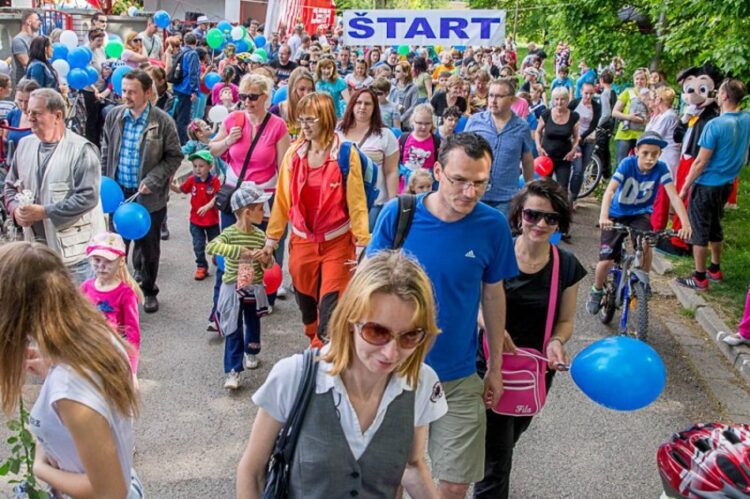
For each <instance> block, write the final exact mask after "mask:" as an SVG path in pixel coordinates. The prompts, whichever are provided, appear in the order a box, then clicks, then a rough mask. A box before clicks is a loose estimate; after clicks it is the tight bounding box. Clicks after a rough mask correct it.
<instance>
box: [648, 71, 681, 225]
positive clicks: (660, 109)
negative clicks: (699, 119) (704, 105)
mask: <svg viewBox="0 0 750 499" xmlns="http://www.w3.org/2000/svg"><path fill="white" fill-rule="evenodd" d="M651 93H652V97H651V99H650V100H651V111H652V113H653V114H652V115H651V119H650V120H649V122H648V124H647V125H646V131H654V132H657V133H658V134H659V135H661V136H662V137H663V138H664V141H665V142H666V143H667V147H665V148H664V149H662V150H661V156H659V160H661V161H664V163H665V164H666V165H667V168H669V171H670V173H672V178H677V167H679V166H680V144H678V143H675V141H674V131H675V129H676V128H677V125H678V124H679V119H680V118H679V117H678V116H677V112H676V111H675V110H674V108H673V107H672V106H673V105H674V101H675V99H676V98H677V94H676V93H675V91H674V90H672V89H671V88H670V87H667V86H662V87H658V88H657V89H656V90H653V91H652V92H651ZM668 221H669V197H668V196H667V195H666V193H665V192H664V186H661V185H660V186H659V193H658V194H657V195H656V199H655V200H654V211H653V213H652V214H651V226H652V227H653V229H654V230H657V231H658V230H664V229H665V228H666V227H667V222H668Z"/></svg>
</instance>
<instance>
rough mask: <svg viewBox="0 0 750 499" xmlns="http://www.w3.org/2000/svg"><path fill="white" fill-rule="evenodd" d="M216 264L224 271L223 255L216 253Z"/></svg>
mask: <svg viewBox="0 0 750 499" xmlns="http://www.w3.org/2000/svg"><path fill="white" fill-rule="evenodd" d="M216 266H217V267H218V268H219V270H221V271H222V272H224V257H223V256H221V255H216Z"/></svg>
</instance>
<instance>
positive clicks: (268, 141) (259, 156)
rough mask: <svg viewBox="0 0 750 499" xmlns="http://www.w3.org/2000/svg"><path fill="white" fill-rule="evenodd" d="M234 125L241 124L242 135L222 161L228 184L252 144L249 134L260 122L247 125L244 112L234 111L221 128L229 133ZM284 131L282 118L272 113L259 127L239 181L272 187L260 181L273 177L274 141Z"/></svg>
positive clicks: (247, 120)
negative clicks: (224, 161)
mask: <svg viewBox="0 0 750 499" xmlns="http://www.w3.org/2000/svg"><path fill="white" fill-rule="evenodd" d="M234 126H242V138H241V139H240V140H239V141H238V142H236V143H235V144H233V145H232V146H231V147H230V148H229V151H227V153H228V154H227V158H226V160H227V163H229V166H230V168H227V181H228V182H229V183H230V184H235V183H236V182H237V179H238V177H239V175H240V173H241V172H242V165H243V163H244V162H245V156H247V151H248V149H250V144H251V143H252V139H251V138H250V137H251V136H254V135H255V133H256V132H257V129H258V128H260V124H258V126H257V127H253V126H252V125H251V124H250V118H248V117H247V115H246V114H245V112H244V111H236V112H233V113H231V114H230V115H229V116H227V118H226V119H225V120H224V130H226V133H227V134H229V132H230V130H231V129H232V127H234ZM288 134H289V130H288V129H287V127H286V123H285V122H284V120H283V119H281V118H279V117H278V116H276V115H274V114H272V115H271V117H270V119H269V120H268V123H267V124H266V129H265V130H263V135H262V136H261V137H260V139H259V140H258V143H257V144H256V146H255V149H254V150H253V154H252V157H251V158H250V162H249V163H248V165H247V172H246V173H245V178H244V179H243V180H251V181H253V182H255V183H256V184H258V185H259V186H260V187H263V188H264V189H266V190H274V189H275V184H274V185H273V186H271V187H268V186H264V185H263V184H265V183H267V182H268V181H269V180H272V179H273V178H274V177H276V171H277V168H276V144H277V143H278V142H279V141H280V140H281V139H282V138H283V137H284V136H285V135H288Z"/></svg>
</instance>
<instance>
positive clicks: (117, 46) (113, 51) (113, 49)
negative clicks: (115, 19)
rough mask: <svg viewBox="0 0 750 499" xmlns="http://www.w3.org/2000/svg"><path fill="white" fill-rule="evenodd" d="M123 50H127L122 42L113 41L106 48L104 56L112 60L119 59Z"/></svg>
mask: <svg viewBox="0 0 750 499" xmlns="http://www.w3.org/2000/svg"><path fill="white" fill-rule="evenodd" d="M123 50H125V47H124V46H123V44H122V42H121V41H118V40H111V41H110V42H109V43H108V44H107V46H106V47H104V54H105V55H106V56H107V57H109V58H110V59H119V58H120V56H121V55H122V51H123Z"/></svg>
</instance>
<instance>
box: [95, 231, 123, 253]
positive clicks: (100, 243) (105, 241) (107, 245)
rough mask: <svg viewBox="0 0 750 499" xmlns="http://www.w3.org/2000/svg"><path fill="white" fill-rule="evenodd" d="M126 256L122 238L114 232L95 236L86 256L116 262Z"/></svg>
mask: <svg viewBox="0 0 750 499" xmlns="http://www.w3.org/2000/svg"><path fill="white" fill-rule="evenodd" d="M126 254H127V253H126V252H125V242H124V241H123V240H122V237H120V235H119V234H113V233H112V232H101V233H99V234H97V235H95V236H94V237H93V238H92V239H91V241H90V242H89V245H88V246H87V247H86V255H88V256H100V257H102V258H106V259H107V260H115V259H117V258H119V257H121V256H125V255H126Z"/></svg>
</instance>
